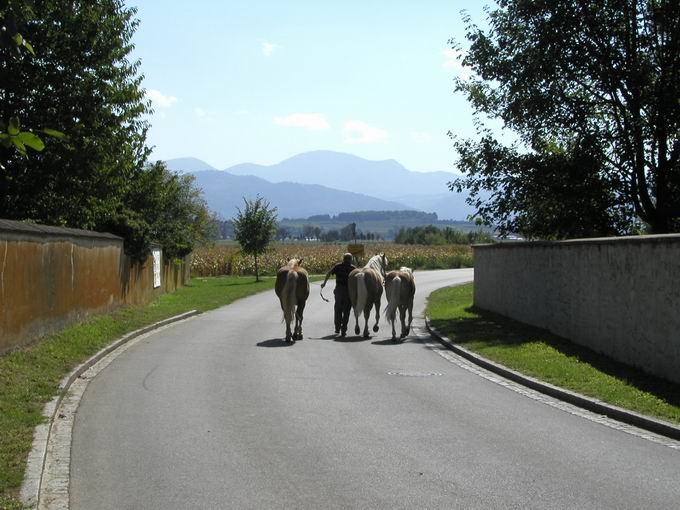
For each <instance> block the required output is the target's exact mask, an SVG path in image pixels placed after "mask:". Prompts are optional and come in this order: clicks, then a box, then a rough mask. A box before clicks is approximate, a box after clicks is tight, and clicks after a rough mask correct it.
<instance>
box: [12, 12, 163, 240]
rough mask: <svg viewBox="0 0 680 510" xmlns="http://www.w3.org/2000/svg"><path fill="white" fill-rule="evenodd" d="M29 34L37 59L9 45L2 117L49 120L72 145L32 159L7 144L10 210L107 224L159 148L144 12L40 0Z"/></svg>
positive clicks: (29, 18)
mask: <svg viewBox="0 0 680 510" xmlns="http://www.w3.org/2000/svg"><path fill="white" fill-rule="evenodd" d="M23 12H24V16H25V17H24V20H23V26H22V27H21V29H20V33H21V34H22V36H23V37H24V38H25V39H27V40H29V41H30V42H31V44H32V46H33V48H34V50H35V53H36V57H32V56H30V55H24V56H23V58H10V52H12V51H14V52H16V50H12V49H10V48H8V47H2V48H0V53H1V54H2V65H3V69H2V75H3V79H2V83H1V84H0V119H7V118H11V117H14V116H16V117H19V118H20V119H21V122H22V124H25V125H28V126H38V127H42V126H49V127H51V128H54V129H57V130H59V131H61V132H64V133H66V134H67V135H68V143H54V142H53V141H52V140H51V139H49V138H48V139H46V140H45V143H46V144H47V146H48V149H49V150H48V151H43V152H40V153H29V157H22V156H21V154H19V153H18V152H17V151H15V150H9V149H5V148H0V158H1V160H2V163H3V166H4V167H5V170H3V171H0V189H1V190H2V195H1V196H0V217H5V218H10V219H33V220H36V221H40V222H45V223H49V224H53V225H68V226H71V227H79V228H87V229H94V230H98V229H102V227H103V226H104V225H105V224H108V223H109V222H110V218H111V217H112V216H113V215H114V214H116V212H117V211H118V210H119V209H120V207H121V201H122V200H123V197H124V196H125V195H126V193H127V190H128V188H129V187H130V186H134V182H135V180H136V178H137V176H138V175H139V174H140V173H141V172H143V169H144V164H145V161H146V159H147V157H148V155H149V149H148V148H147V147H146V145H145V142H146V131H147V127H148V126H147V122H146V121H145V120H144V116H145V114H147V113H149V112H150V110H149V106H148V104H147V103H146V102H145V101H144V91H143V89H142V88H141V80H142V76H141V75H140V74H139V73H138V70H139V65H140V63H139V61H135V60H131V59H130V53H131V51H132V49H133V45H132V43H131V38H132V35H133V33H134V31H135V29H136V27H137V23H138V22H137V20H136V19H134V14H135V10H134V9H131V8H127V7H125V6H124V3H123V1H122V0H102V1H99V2H76V3H74V2H71V1H67V0H35V1H34V2H33V6H32V9H29V10H27V11H23Z"/></svg>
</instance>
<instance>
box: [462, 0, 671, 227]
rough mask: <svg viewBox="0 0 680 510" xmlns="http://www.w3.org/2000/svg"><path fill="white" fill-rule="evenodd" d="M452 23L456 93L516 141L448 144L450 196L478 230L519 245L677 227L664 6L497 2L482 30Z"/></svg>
mask: <svg viewBox="0 0 680 510" xmlns="http://www.w3.org/2000/svg"><path fill="white" fill-rule="evenodd" d="M466 21H467V24H468V29H467V36H466V37H467V39H468V41H469V42H470V49H469V51H467V53H466V54H465V57H464V58H463V64H464V65H465V66H468V67H470V68H472V70H473V71H474V72H475V77H473V78H472V79H470V80H468V81H465V80H462V79H458V80H457V82H456V89H457V91H459V92H462V93H464V94H465V95H466V96H467V98H468V100H469V101H470V103H471V104H472V106H473V107H474V109H475V111H476V113H477V115H478V116H479V115H486V116H489V117H491V118H496V119H500V120H501V121H502V122H503V123H504V126H505V127H506V128H508V129H510V130H512V131H513V132H514V133H515V134H516V135H517V136H518V138H519V142H518V143H517V144H515V146H513V147H504V146H503V145H502V144H501V143H500V142H498V141H497V140H496V139H494V137H493V136H492V135H491V133H490V132H489V131H488V130H484V129H481V131H482V133H481V134H482V137H481V140H479V141H473V140H457V141H456V144H455V145H456V149H457V151H458V153H459V156H460V168H461V170H463V171H464V172H465V173H466V176H465V177H464V178H462V179H458V180H457V181H454V182H453V183H451V187H452V188H453V189H457V190H462V189H468V190H470V192H471V193H470V195H471V198H470V203H471V204H472V205H475V206H477V207H478V211H479V215H480V216H481V217H482V218H483V219H484V220H485V221H487V222H489V223H494V224H497V225H499V226H500V229H501V231H502V232H508V231H513V230H514V231H520V232H524V233H525V235H528V236H529V237H550V236H551V234H552V236H553V237H568V236H591V235H611V234H623V233H631V232H635V231H636V230H637V229H638V226H639V221H640V220H641V221H642V222H644V223H646V224H647V225H648V226H649V229H650V230H651V231H652V232H671V231H677V230H678V229H679V228H680V164H679V162H680V161H679V160H680V104H679V103H678V100H679V99H680V3H678V2H677V0H604V1H594V0H565V1H560V2H542V1H537V0H500V1H498V8H497V9H495V10H492V11H490V12H489V22H490V29H489V30H488V32H486V33H485V32H484V31H482V30H481V29H479V28H478V27H476V26H475V25H474V24H472V22H471V20H470V19H469V18H466ZM520 148H521V149H522V150H520Z"/></svg>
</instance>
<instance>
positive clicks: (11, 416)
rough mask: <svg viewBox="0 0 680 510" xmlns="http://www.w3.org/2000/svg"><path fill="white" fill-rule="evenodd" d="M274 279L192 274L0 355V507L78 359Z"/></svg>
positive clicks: (10, 498)
mask: <svg viewBox="0 0 680 510" xmlns="http://www.w3.org/2000/svg"><path fill="white" fill-rule="evenodd" d="M274 281H275V279H274V278H264V279H262V281H260V282H255V278H254V277H238V276H227V277H221V278H193V279H192V280H191V281H190V283H189V284H188V285H187V286H186V287H183V288H181V289H178V290H177V291H175V292H173V293H171V294H164V295H162V296H160V297H159V298H158V299H156V300H155V301H154V302H152V303H150V304H149V305H146V306H141V307H125V308H121V309H120V310H117V311H115V312H113V313H110V314H106V315H99V316H95V317H92V318H91V319H89V320H87V321H86V322H83V323H81V324H78V325H75V326H71V327H69V328H66V329H64V330H62V331H60V332H59V333H56V334H54V335H50V336H48V337H46V338H44V339H43V340H41V341H40V342H39V343H37V344H35V345H33V346H30V347H26V348H24V349H20V350H17V351H14V352H11V353H8V354H6V355H4V356H0V509H5V508H8V509H15V508H21V505H20V504H19V503H18V502H17V501H16V499H15V497H16V495H17V491H18V489H19V487H20V486H21V483H22V480H23V475H24V470H25V466H26V457H27V455H28V453H29V451H30V449H31V446H32V442H33V429H34V427H35V426H36V425H38V424H39V423H41V422H42V421H43V418H42V415H41V413H42V408H43V406H44V404H45V403H46V402H48V401H49V400H50V399H52V398H53V397H54V396H55V395H56V393H57V390H58V387H59V382H60V381H61V379H62V378H63V377H64V376H65V375H66V374H68V373H69V372H70V371H71V370H72V369H73V368H75V367H76V366H77V365H78V364H79V363H81V362H83V361H84V360H86V359H87V358H89V357H90V356H92V355H93V354H95V353H96V352H97V351H99V350H100V349H101V348H103V347H105V346H106V345H108V344H110V343H111V342H113V341H114V340H116V339H117V338H119V337H121V336H122V335H124V334H125V333H128V332H130V331H134V330H136V329H139V328H142V327H144V326H147V325H149V324H153V323H154V322H157V321H160V320H163V319H166V318H168V317H172V316H174V315H178V314H180V313H183V312H187V311H189V310H194V309H195V310H200V311H207V310H212V309H214V308H217V307H220V306H223V305H227V304H229V303H231V302H232V301H234V300H236V299H238V298H241V297H245V296H249V295H251V294H255V293H256V292H260V291H263V290H267V289H271V288H273V287H274Z"/></svg>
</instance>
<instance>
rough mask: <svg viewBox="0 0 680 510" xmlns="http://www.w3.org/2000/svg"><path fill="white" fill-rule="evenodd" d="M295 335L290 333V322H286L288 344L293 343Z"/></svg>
mask: <svg viewBox="0 0 680 510" xmlns="http://www.w3.org/2000/svg"><path fill="white" fill-rule="evenodd" d="M292 339H293V334H292V333H291V331H290V321H286V342H291V341H292Z"/></svg>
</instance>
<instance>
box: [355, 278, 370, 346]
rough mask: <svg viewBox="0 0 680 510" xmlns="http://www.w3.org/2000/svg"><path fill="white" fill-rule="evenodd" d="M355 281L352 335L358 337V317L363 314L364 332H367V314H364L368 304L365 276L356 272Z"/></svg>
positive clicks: (359, 330)
mask: <svg viewBox="0 0 680 510" xmlns="http://www.w3.org/2000/svg"><path fill="white" fill-rule="evenodd" d="M354 278H355V279H356V302H355V303H354V320H355V326H354V334H356V335H358V334H359V333H360V332H361V329H360V328H359V315H360V314H361V312H364V316H365V317H366V328H365V329H366V332H367V331H368V314H367V313H366V310H365V309H366V304H367V302H368V289H367V288H366V274H365V273H364V272H358V273H356V274H355V275H354Z"/></svg>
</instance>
